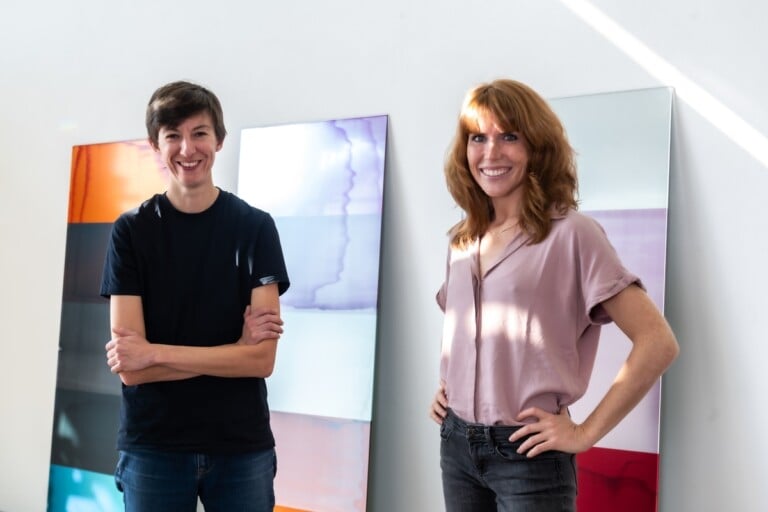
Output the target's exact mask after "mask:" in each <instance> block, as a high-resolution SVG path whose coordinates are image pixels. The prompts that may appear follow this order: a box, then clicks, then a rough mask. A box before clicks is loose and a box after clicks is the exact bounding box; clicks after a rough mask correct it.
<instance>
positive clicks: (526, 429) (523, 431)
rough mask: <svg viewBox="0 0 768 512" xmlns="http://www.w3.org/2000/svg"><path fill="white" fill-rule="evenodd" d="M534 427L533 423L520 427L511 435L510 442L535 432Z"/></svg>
mask: <svg viewBox="0 0 768 512" xmlns="http://www.w3.org/2000/svg"><path fill="white" fill-rule="evenodd" d="M533 433H534V431H533V427H531V425H525V426H522V427H520V428H519V429H517V430H515V431H514V432H513V433H512V435H511V436H509V442H510V443H514V442H515V441H519V440H520V439H522V438H524V437H525V436H527V435H530V434H533Z"/></svg>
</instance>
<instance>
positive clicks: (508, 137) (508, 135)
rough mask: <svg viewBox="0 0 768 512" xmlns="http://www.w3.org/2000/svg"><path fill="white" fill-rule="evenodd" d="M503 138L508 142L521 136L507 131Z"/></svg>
mask: <svg viewBox="0 0 768 512" xmlns="http://www.w3.org/2000/svg"><path fill="white" fill-rule="evenodd" d="M502 138H503V139H504V140H505V141H506V142H514V141H516V140H518V139H519V138H520V137H519V136H518V135H517V134H516V133H505V134H504V135H502Z"/></svg>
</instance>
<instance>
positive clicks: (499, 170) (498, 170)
mask: <svg viewBox="0 0 768 512" xmlns="http://www.w3.org/2000/svg"><path fill="white" fill-rule="evenodd" d="M511 170H512V168H511V167H494V168H493V169H490V168H488V167H481V168H480V172H481V173H483V174H484V175H486V176H489V177H491V178H495V177H497V176H501V175H503V174H507V173H508V172H509V171H511Z"/></svg>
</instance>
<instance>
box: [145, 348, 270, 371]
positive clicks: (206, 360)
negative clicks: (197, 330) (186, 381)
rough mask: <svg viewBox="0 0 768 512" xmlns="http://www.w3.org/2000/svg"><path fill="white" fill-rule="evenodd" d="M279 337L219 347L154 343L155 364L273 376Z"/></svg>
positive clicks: (187, 369) (188, 369) (181, 368)
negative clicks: (254, 342) (271, 339)
mask: <svg viewBox="0 0 768 512" xmlns="http://www.w3.org/2000/svg"><path fill="white" fill-rule="evenodd" d="M276 345H277V343H276V342H275V341H263V342H261V343H259V344H257V345H244V344H239V343H233V344H228V345H220V346H216V347H188V346H176V345H160V344H155V345H152V348H153V350H152V352H153V356H152V361H153V365H154V366H157V365H160V366H163V367H167V368H169V369H173V370H175V371H177V372H182V373H190V374H204V375H213V376H218V377H269V376H270V375H271V374H272V370H273V369H274V363H275V351H276Z"/></svg>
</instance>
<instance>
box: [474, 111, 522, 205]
mask: <svg viewBox="0 0 768 512" xmlns="http://www.w3.org/2000/svg"><path fill="white" fill-rule="evenodd" d="M528 159H529V151H528V143H527V141H526V140H525V137H524V136H523V135H522V134H521V133H519V132H514V131H513V132H510V131H505V130H503V129H502V128H501V127H500V126H499V122H498V120H497V119H496V117H495V116H494V115H493V114H489V113H486V114H480V115H479V116H478V117H477V131H471V132H470V133H469V135H468V137H467V163H468V164H469V170H470V172H471V173H472V177H473V178H474V179H475V181H476V182H477V184H478V185H479V186H480V188H481V189H482V190H483V192H485V193H486V195H488V197H490V198H491V201H492V202H493V204H494V207H495V208H498V207H500V206H501V205H502V204H505V205H506V206H510V205H517V206H519V205H520V204H522V200H523V192H524V189H523V187H524V184H525V180H526V173H527V172H528Z"/></svg>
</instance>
